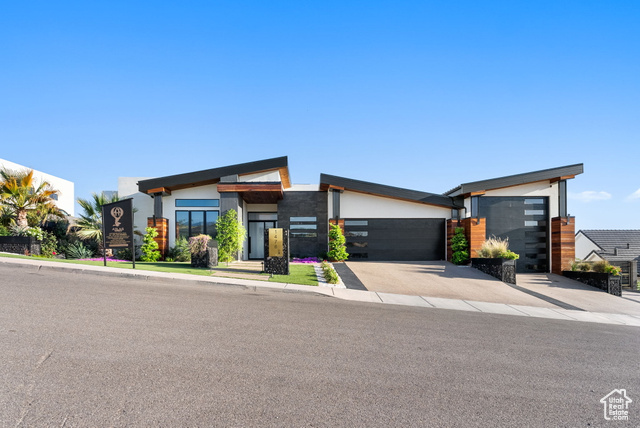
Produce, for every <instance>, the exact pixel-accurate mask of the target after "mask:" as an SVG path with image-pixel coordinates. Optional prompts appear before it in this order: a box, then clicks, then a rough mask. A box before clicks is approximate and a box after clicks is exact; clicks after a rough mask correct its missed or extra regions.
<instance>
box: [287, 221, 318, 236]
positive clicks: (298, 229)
mask: <svg viewBox="0 0 640 428" xmlns="http://www.w3.org/2000/svg"><path fill="white" fill-rule="evenodd" d="M317 221H318V218H317V217H289V229H290V234H291V235H290V236H291V237H293V238H317V237H318V233H317V232H316V230H317V229H318V225H317V224H316V222H317Z"/></svg>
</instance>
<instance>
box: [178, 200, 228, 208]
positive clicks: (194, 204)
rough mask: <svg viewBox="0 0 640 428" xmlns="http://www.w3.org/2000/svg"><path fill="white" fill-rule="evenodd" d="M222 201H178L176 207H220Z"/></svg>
mask: <svg viewBox="0 0 640 428" xmlns="http://www.w3.org/2000/svg"><path fill="white" fill-rule="evenodd" d="M219 206H220V199H176V207H219Z"/></svg>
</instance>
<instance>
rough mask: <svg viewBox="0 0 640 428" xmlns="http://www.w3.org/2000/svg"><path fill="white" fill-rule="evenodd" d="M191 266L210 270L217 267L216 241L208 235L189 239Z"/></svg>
mask: <svg viewBox="0 0 640 428" xmlns="http://www.w3.org/2000/svg"><path fill="white" fill-rule="evenodd" d="M189 250H190V251H191V266H192V267H202V268H212V267H215V266H218V247H217V245H216V240H215V239H211V237H210V236H209V235H197V236H192V237H191V238H189Z"/></svg>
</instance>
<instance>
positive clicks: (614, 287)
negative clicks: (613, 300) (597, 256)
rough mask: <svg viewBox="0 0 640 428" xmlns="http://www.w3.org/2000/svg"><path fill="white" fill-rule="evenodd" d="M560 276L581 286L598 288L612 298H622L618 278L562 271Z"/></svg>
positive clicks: (602, 274)
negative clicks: (578, 282)
mask: <svg viewBox="0 0 640 428" xmlns="http://www.w3.org/2000/svg"><path fill="white" fill-rule="evenodd" d="M562 275H563V276H565V277H567V278H570V279H574V280H576V281H580V282H581V283H583V284H587V285H590V286H592V287H596V288H599V289H600V290H603V291H606V292H607V293H609V294H613V295H614V296H618V297H620V296H622V283H621V278H620V277H619V276H613V275H609V274H608V273H600V272H574V271H571V270H564V271H562Z"/></svg>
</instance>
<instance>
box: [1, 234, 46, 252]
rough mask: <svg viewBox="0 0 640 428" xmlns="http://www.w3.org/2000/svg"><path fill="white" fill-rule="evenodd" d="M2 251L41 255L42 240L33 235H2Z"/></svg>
mask: <svg viewBox="0 0 640 428" xmlns="http://www.w3.org/2000/svg"><path fill="white" fill-rule="evenodd" d="M0 251H1V252H4V253H14V254H25V252H26V251H28V252H29V254H31V255H36V256H39V255H40V241H38V240H37V239H36V238H34V237H32V236H0Z"/></svg>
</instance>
